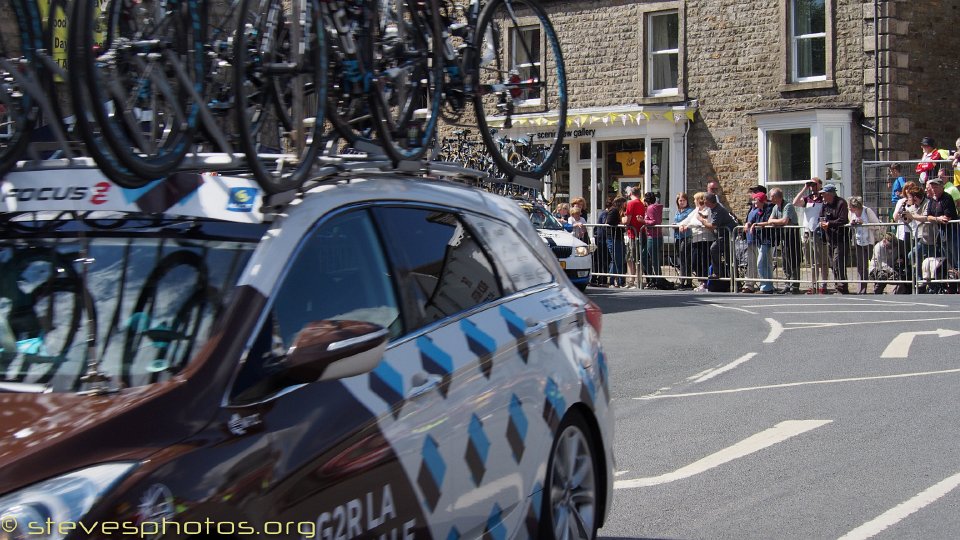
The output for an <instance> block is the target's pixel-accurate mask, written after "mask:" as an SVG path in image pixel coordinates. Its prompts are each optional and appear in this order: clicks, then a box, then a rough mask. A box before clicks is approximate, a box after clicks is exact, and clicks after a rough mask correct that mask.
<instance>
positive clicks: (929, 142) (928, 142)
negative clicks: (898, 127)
mask: <svg viewBox="0 0 960 540" xmlns="http://www.w3.org/2000/svg"><path fill="white" fill-rule="evenodd" d="M936 145H937V141H936V140H934V138H933V137H924V138H922V139H920V146H936Z"/></svg>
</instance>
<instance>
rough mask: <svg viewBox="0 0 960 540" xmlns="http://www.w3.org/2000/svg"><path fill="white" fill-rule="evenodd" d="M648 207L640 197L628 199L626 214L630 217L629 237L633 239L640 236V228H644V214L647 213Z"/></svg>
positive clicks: (628, 223) (628, 224) (628, 225)
mask: <svg viewBox="0 0 960 540" xmlns="http://www.w3.org/2000/svg"><path fill="white" fill-rule="evenodd" d="M646 210H647V207H646V205H645V204H643V201H641V200H640V199H630V200H629V201H627V207H626V210H624V215H626V216H627V217H629V218H630V220H629V221H627V237H628V238H630V239H631V240H633V239H634V238H637V237H639V236H640V234H639V233H640V229H642V228H643V216H644V214H645V213H646Z"/></svg>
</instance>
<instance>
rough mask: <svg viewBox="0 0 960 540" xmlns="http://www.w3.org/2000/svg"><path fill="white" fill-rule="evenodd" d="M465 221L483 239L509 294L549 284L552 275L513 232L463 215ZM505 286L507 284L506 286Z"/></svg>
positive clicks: (489, 221) (487, 220) (492, 223)
mask: <svg viewBox="0 0 960 540" xmlns="http://www.w3.org/2000/svg"><path fill="white" fill-rule="evenodd" d="M467 222H468V223H469V224H470V225H471V226H473V227H474V228H475V229H476V230H477V233H478V234H480V235H481V236H482V237H483V240H484V241H485V242H486V245H487V246H488V247H489V248H490V250H491V252H492V253H493V256H494V257H495V258H496V260H497V262H498V263H499V264H500V266H501V271H502V275H503V276H504V281H505V282H506V283H505V284H504V287H510V288H511V292H516V291H522V290H524V289H528V288H530V287H535V286H537V285H543V284H546V283H551V282H553V274H552V273H550V271H549V270H548V269H547V268H546V267H544V266H543V263H542V262H540V259H538V258H537V256H536V255H534V254H533V252H531V251H530V250H529V249H526V248H525V247H524V245H525V242H524V240H523V238H521V237H520V235H518V234H517V233H516V232H515V231H514V230H513V229H511V228H510V227H507V226H506V225H504V224H503V223H500V222H499V221H493V220H490V219H482V218H478V217H476V216H467ZM508 284H509V285H508Z"/></svg>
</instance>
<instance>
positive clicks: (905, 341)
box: [880, 328, 960, 358]
mask: <svg viewBox="0 0 960 540" xmlns="http://www.w3.org/2000/svg"><path fill="white" fill-rule="evenodd" d="M917 336H939V337H942V338H943V337H951V336H960V332H957V331H956V330H945V329H943V328H937V329H936V330H930V331H926V332H900V333H899V334H898V335H897V337H895V338H893V339H892V340H890V344H889V345H887V348H886V349H884V350H883V354H881V355H880V358H906V357H907V356H908V355H909V354H910V345H912V344H913V338H915V337H917Z"/></svg>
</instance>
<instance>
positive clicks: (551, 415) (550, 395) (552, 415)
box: [543, 378, 567, 433]
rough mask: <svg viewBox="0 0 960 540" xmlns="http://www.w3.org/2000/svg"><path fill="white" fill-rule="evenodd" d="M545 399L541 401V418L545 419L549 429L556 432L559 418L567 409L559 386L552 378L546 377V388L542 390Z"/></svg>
mask: <svg viewBox="0 0 960 540" xmlns="http://www.w3.org/2000/svg"><path fill="white" fill-rule="evenodd" d="M544 393H545V394H546V399H545V400H544V403H543V419H544V420H546V422H547V425H549V426H550V429H551V430H552V431H553V432H554V433H556V432H557V427H559V426H560V418H561V416H562V415H563V413H564V412H566V410H567V402H566V400H564V399H563V395H561V394H560V387H559V386H557V383H556V382H555V381H554V380H553V379H549V378H548V379H547V388H546V390H545V391H544Z"/></svg>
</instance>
